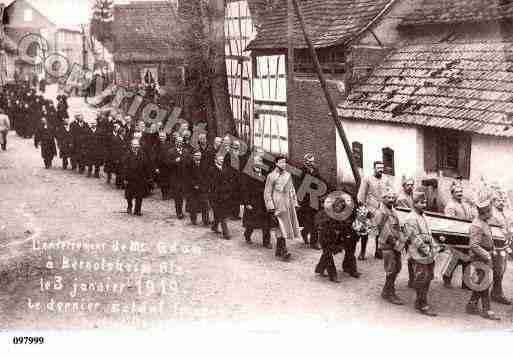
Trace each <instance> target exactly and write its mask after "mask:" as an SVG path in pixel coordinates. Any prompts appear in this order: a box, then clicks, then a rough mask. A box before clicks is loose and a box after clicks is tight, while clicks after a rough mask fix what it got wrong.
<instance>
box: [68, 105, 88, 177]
mask: <svg viewBox="0 0 513 359" xmlns="http://www.w3.org/2000/svg"><path fill="white" fill-rule="evenodd" d="M70 127H71V135H72V137H73V155H72V156H71V169H72V170H74V169H76V168H77V167H78V171H79V173H84V170H85V156H84V142H85V137H86V135H87V132H88V126H87V124H86V123H85V122H84V117H83V116H82V115H81V114H78V115H76V116H75V121H74V122H73V123H72V124H71V126H70Z"/></svg>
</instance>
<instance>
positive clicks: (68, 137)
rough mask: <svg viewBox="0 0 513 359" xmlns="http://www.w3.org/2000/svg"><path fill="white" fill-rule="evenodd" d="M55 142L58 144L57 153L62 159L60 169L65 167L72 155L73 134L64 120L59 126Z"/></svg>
mask: <svg viewBox="0 0 513 359" xmlns="http://www.w3.org/2000/svg"><path fill="white" fill-rule="evenodd" d="M57 143H58V145H59V155H60V157H61V159H62V169H64V170H65V169H67V168H68V164H69V159H70V158H71V156H72V155H73V136H72V134H71V128H70V125H69V123H67V122H65V123H64V125H63V126H62V127H61V128H60V130H59V132H58V136H57Z"/></svg>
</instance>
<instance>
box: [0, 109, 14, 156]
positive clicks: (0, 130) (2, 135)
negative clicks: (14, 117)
mask: <svg viewBox="0 0 513 359" xmlns="http://www.w3.org/2000/svg"><path fill="white" fill-rule="evenodd" d="M10 129H11V124H10V121H9V117H8V116H7V115H6V114H5V112H4V110H2V109H0V144H1V145H2V150H3V151H6V150H7V133H8V132H9V130H10Z"/></svg>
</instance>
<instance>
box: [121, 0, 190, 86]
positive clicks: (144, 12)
mask: <svg viewBox="0 0 513 359" xmlns="http://www.w3.org/2000/svg"><path fill="white" fill-rule="evenodd" d="M112 28H113V38H114V41H113V42H114V44H113V57H114V67H115V72H116V76H117V79H116V80H117V82H118V83H119V84H124V85H133V84H140V83H151V82H155V83H157V84H158V85H159V87H160V88H161V89H163V90H165V91H167V92H168V93H176V92H178V91H179V89H180V88H181V86H182V83H183V78H184V71H185V70H184V67H183V62H184V61H183V56H184V55H183V50H182V46H181V43H180V40H179V36H180V24H179V21H178V18H177V15H176V4H175V3H173V2H167V1H141V2H137V1H135V2H130V3H128V4H122V5H115V6H114V23H113V25H112Z"/></svg>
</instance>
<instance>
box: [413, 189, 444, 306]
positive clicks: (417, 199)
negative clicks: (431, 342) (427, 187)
mask: <svg viewBox="0 0 513 359" xmlns="http://www.w3.org/2000/svg"><path fill="white" fill-rule="evenodd" d="M426 207H427V198H426V194H425V193H423V192H414V193H413V211H411V212H410V213H409V214H408V216H407V217H406V220H405V223H404V232H405V236H406V240H408V241H409V242H410V246H409V249H408V252H409V255H410V257H411V259H412V260H413V270H414V287H415V291H416V292H417V299H416V300H415V309H416V310H418V311H419V312H420V313H421V314H424V315H427V316H436V315H437V314H436V313H434V312H433V311H432V309H431V308H430V306H429V304H428V292H429V286H430V284H431V281H432V280H433V278H434V268H435V257H436V256H437V254H438V253H439V252H441V251H443V250H444V247H443V246H442V245H439V244H438V243H436V242H435V240H434V238H433V235H432V233H431V229H430V228H429V225H428V222H427V219H426V215H425V214H424V211H425V210H426Z"/></svg>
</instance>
